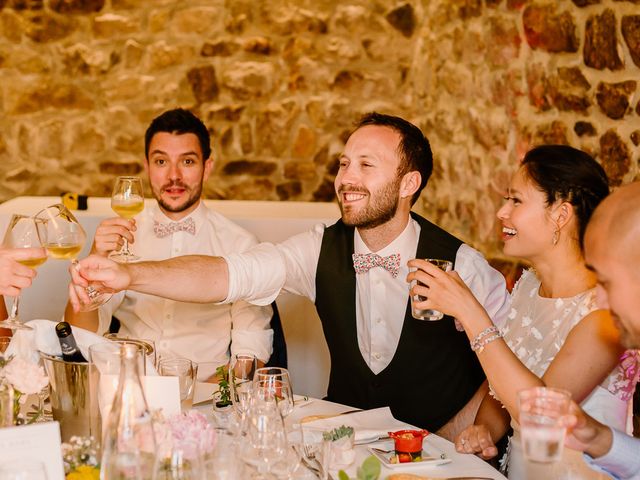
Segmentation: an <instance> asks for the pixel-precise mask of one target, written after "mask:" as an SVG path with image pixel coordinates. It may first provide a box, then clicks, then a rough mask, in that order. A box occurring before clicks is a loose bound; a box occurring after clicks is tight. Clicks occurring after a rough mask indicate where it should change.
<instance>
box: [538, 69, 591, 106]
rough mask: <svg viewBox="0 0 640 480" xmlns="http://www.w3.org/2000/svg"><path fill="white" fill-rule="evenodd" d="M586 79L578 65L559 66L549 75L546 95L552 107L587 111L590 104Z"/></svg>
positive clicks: (588, 85) (588, 86)
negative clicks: (554, 72)
mask: <svg viewBox="0 0 640 480" xmlns="http://www.w3.org/2000/svg"><path fill="white" fill-rule="evenodd" d="M590 88H591V85H590V84H589V82H588V80H587V79H586V78H585V76H584V75H583V74H582V72H581V71H580V68H578V67H560V68H558V70H557V73H556V74H555V75H552V76H551V77H549V81H548V95H549V97H550V98H551V103H552V104H553V106H554V107H556V108H557V109H558V110H561V111H565V112H566V111H573V112H580V113H587V109H588V108H589V107H590V106H591V101H590V100H589V96H588V92H589V89H590Z"/></svg>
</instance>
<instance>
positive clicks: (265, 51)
mask: <svg viewBox="0 0 640 480" xmlns="http://www.w3.org/2000/svg"><path fill="white" fill-rule="evenodd" d="M242 49H243V50H244V51H245V52H248V53H255V54H257V55H270V54H271V53H272V52H273V50H274V47H273V42H272V41H271V39H270V38H267V37H253V38H247V39H246V40H245V41H244V42H243V44H242Z"/></svg>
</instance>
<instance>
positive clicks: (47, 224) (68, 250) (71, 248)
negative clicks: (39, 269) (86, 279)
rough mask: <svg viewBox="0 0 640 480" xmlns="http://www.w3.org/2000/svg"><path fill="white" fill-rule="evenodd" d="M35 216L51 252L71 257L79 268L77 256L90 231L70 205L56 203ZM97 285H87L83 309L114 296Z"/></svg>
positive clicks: (93, 306)
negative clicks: (74, 214)
mask: <svg viewBox="0 0 640 480" xmlns="http://www.w3.org/2000/svg"><path fill="white" fill-rule="evenodd" d="M36 219H38V220H40V221H39V222H38V229H39V230H40V236H41V237H42V238H43V239H45V238H46V240H43V243H44V247H45V248H46V249H47V252H48V253H49V256H50V257H52V258H55V259H58V260H71V263H72V264H73V265H74V268H76V269H77V268H79V267H78V261H77V257H78V255H79V254H80V252H81V251H82V247H84V244H85V242H86V240H87V234H86V233H85V231H84V229H83V228H82V225H80V222H78V220H77V219H76V217H74V216H73V214H72V213H71V212H70V211H69V209H67V207H65V206H64V205H62V204H61V203H57V204H55V205H51V206H49V207H47V208H45V209H43V210H41V211H40V212H38V214H37V215H36ZM97 287H98V285H97V284H92V285H89V286H88V287H86V288H85V291H86V293H87V295H88V297H89V302H88V303H82V305H81V306H80V310H81V311H83V312H88V311H91V310H95V309H96V308H98V307H99V306H101V305H103V304H104V303H105V302H107V301H108V300H109V299H110V298H111V294H110V293H106V292H100V291H98V289H97ZM75 288H80V287H75Z"/></svg>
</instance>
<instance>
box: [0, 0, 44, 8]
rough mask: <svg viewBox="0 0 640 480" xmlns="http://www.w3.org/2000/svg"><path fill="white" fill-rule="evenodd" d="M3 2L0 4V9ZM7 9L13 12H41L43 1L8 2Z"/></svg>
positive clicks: (19, 0)
mask: <svg viewBox="0 0 640 480" xmlns="http://www.w3.org/2000/svg"><path fill="white" fill-rule="evenodd" d="M4 3H5V2H4V1H2V2H0V9H1V8H2V6H3V4H4ZM7 7H9V8H13V9H14V10H42V9H43V8H44V2H43V0H9V2H8V3H7Z"/></svg>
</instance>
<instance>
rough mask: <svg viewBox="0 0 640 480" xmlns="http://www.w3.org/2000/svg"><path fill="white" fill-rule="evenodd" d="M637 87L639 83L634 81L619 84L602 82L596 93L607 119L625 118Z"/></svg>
mask: <svg viewBox="0 0 640 480" xmlns="http://www.w3.org/2000/svg"><path fill="white" fill-rule="evenodd" d="M636 86H637V82H636V81H634V80H627V81H626V82H619V83H605V82H600V83H599V84H598V90H597V92H596V100H597V101H598V105H599V106H600V109H601V110H602V111H603V112H604V114H605V115H606V116H607V117H609V118H613V119H614V120H618V119H620V118H622V117H624V115H625V114H626V113H627V109H628V108H629V103H630V101H631V99H632V98H633V96H634V94H635V92H636Z"/></svg>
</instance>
